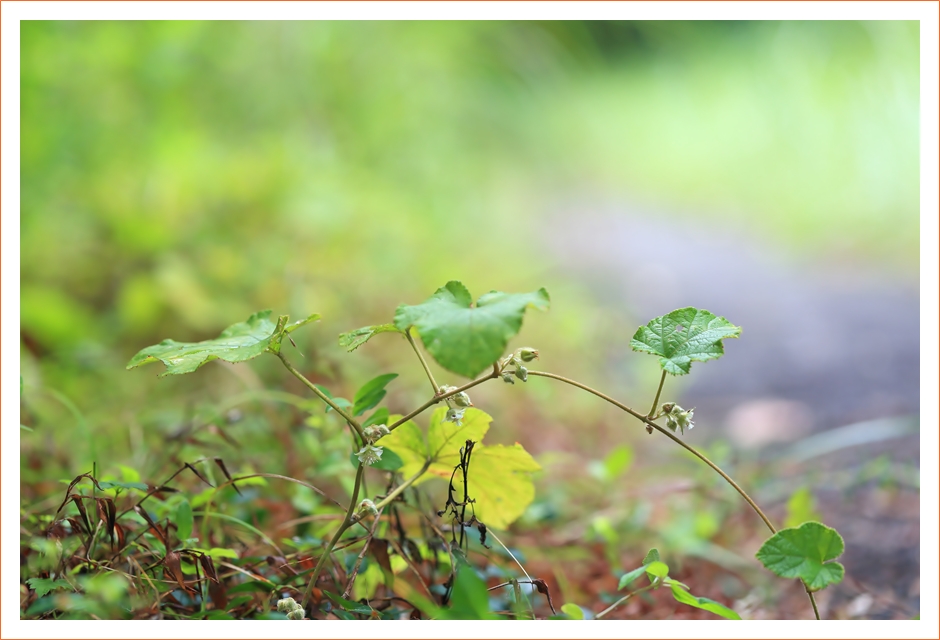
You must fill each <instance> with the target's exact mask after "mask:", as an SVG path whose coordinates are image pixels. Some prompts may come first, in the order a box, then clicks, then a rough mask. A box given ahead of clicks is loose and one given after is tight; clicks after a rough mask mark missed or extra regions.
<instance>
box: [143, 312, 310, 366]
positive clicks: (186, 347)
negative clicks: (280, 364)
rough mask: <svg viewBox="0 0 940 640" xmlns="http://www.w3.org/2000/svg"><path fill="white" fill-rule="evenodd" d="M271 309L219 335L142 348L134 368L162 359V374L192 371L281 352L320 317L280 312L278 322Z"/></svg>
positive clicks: (168, 341) (252, 316) (166, 342)
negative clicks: (289, 337) (288, 339)
mask: <svg viewBox="0 0 940 640" xmlns="http://www.w3.org/2000/svg"><path fill="white" fill-rule="evenodd" d="M270 316H271V310H270V309H268V310H266V311H259V312H258V313H255V314H252V315H251V317H249V318H248V320H246V321H245V322H239V323H237V324H233V325H232V326H230V327H228V328H227V329H226V330H225V331H223V332H222V333H221V334H220V335H219V337H218V338H215V339H214V340H203V341H202V342H176V341H175V340H169V339H168V340H164V341H163V342H161V343H160V344H155V345H152V346H150V347H147V348H146V349H142V350H141V351H140V352H139V353H138V354H137V355H135V356H134V357H133V358H131V361H130V362H128V363H127V368H128V369H133V368H135V367H139V366H141V365H144V364H147V363H149V362H157V361H160V362H162V363H163V364H164V365H166V371H164V372H163V373H161V374H160V375H161V377H162V376H168V375H179V374H183V373H191V372H193V371H195V370H196V369H198V368H199V367H201V366H202V365H204V364H206V363H207V362H210V361H211V360H215V359H216V358H221V359H222V360H225V361H226V362H244V361H245V360H251V359H252V358H256V357H257V356H259V355H261V354H262V353H264V352H265V351H270V352H272V353H278V352H279V351H280V348H281V340H282V339H283V337H284V335H285V334H287V333H290V332H291V331H293V330H294V329H296V328H298V327H300V326H303V325H305V324H307V323H308V322H313V321H314V320H317V319H318V318H319V317H320V316H319V315H318V314H313V315H311V316H309V317H307V318H304V319H303V320H299V321H297V322H295V323H293V324H291V325H288V324H287V316H280V317H279V318H278V322H277V324H275V323H273V322H271V320H270Z"/></svg>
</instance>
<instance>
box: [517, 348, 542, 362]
mask: <svg viewBox="0 0 940 640" xmlns="http://www.w3.org/2000/svg"><path fill="white" fill-rule="evenodd" d="M516 355H517V356H519V359H520V360H522V361H523V362H532V361H533V360H535V359H536V358H538V357H539V350H538V349H533V348H532V347H522V348H520V349H516Z"/></svg>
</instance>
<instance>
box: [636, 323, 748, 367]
mask: <svg viewBox="0 0 940 640" xmlns="http://www.w3.org/2000/svg"><path fill="white" fill-rule="evenodd" d="M740 335H741V327H736V326H734V325H733V324H731V323H730V322H728V321H727V320H726V319H725V318H720V317H718V316H716V315H715V314H713V313H711V312H709V311H705V310H704V309H696V308H695V307H686V308H685V309H676V310H675V311H673V312H671V313H667V314H666V315H664V316H660V317H658V318H654V319H653V320H650V322H649V324H647V325H646V326H644V327H640V328H639V329H637V330H636V333H635V334H633V339H632V340H631V341H630V347H631V348H632V349H633V350H634V351H643V352H645V353H652V354H653V355H656V356H660V358H659V364H660V366H661V367H662V368H663V370H665V371H667V372H668V373H671V374H672V375H674V376H681V375H685V374H687V373H688V372H689V369H691V367H692V361H693V360H695V361H698V362H705V361H706V360H714V359H716V358H720V357H721V356H722V355H724V353H725V350H724V346H723V345H722V342H721V341H722V340H723V339H724V338H737V337H738V336H740Z"/></svg>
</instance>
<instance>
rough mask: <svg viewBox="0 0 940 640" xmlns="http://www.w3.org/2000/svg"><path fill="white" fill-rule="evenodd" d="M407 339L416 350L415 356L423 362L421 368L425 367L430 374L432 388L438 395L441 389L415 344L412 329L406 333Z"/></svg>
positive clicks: (425, 370)
mask: <svg viewBox="0 0 940 640" xmlns="http://www.w3.org/2000/svg"><path fill="white" fill-rule="evenodd" d="M405 337H406V338H408V343H409V344H410V345H411V348H412V349H414V351H415V355H416V356H418V360H420V361H421V366H422V367H424V372H425V373H426V374H428V380H430V381H431V387H432V388H433V389H434V393H435V394H436V393H438V391H440V389H441V388H440V387H439V386H437V380H435V379H434V374H433V373H431V368H430V367H429V366H428V361H427V360H425V359H424V356H423V355H421V350H420V349H418V345H417V344H415V339H414V338H413V337H411V329H408V331H405Z"/></svg>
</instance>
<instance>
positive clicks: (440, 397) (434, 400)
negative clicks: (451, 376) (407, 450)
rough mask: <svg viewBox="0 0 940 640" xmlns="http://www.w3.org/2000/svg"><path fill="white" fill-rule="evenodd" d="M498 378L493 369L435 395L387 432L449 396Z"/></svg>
mask: <svg viewBox="0 0 940 640" xmlns="http://www.w3.org/2000/svg"><path fill="white" fill-rule="evenodd" d="M498 377H499V370H498V368H497V367H493V371H491V372H490V373H489V374H487V375H485V376H483V377H482V378H477V379H476V380H472V381H471V382H468V383H467V384H465V385H463V386H462V387H457V388H456V389H454V390H453V391H448V392H447V393H442V394H440V395H435V396H434V397H433V398H431V399H430V400H428V401H427V402H425V403H424V404H423V405H421V406H420V407H418V408H417V409H415V410H414V411H412V412H411V413H409V414H408V415H405V416H402V417H401V418H399V419H398V420H397V421H395V422H394V423H392V424H390V425H388V430H389V431H394V430H395V429H397V428H398V427H400V426H401V425H403V424H405V423H406V422H408V421H409V420H411V419H412V418H414V417H415V416H416V415H418V414H419V413H422V412H423V411H426V410H427V408H428V407H430V406H432V405H435V404H437V403H438V402H440V401H441V400H444V399H445V398H449V397H451V396H455V395H457V394H458V393H463V392H464V391H466V390H467V389H472V388H473V387H475V386H477V385H478V384H483V383H484V382H486V381H487V380H492V379H493V378H498Z"/></svg>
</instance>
